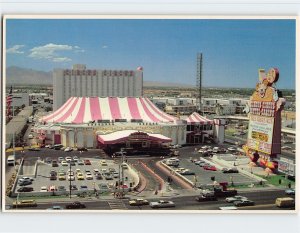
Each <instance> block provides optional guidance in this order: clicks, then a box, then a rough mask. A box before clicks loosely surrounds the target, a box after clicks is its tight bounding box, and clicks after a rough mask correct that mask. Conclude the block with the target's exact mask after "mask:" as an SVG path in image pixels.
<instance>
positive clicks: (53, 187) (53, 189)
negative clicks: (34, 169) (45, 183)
mask: <svg viewBox="0 0 300 233" xmlns="http://www.w3.org/2000/svg"><path fill="white" fill-rule="evenodd" d="M55 191H57V188H56V186H55V185H51V186H49V188H48V192H55Z"/></svg>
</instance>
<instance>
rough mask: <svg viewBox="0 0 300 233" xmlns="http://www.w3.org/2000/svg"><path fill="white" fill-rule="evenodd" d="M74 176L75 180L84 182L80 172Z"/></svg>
mask: <svg viewBox="0 0 300 233" xmlns="http://www.w3.org/2000/svg"><path fill="white" fill-rule="evenodd" d="M76 176H77V180H84V176H83V174H82V173H81V172H78V173H77V175H76Z"/></svg>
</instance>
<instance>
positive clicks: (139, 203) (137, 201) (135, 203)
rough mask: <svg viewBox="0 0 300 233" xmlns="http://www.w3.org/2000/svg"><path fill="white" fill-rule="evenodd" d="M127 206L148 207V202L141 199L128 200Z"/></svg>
mask: <svg viewBox="0 0 300 233" xmlns="http://www.w3.org/2000/svg"><path fill="white" fill-rule="evenodd" d="M129 205H131V206H142V205H149V201H147V200H145V199H142V198H138V199H133V200H130V201H129Z"/></svg>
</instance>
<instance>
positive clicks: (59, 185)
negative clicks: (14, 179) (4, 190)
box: [15, 156, 136, 195]
mask: <svg viewBox="0 0 300 233" xmlns="http://www.w3.org/2000/svg"><path fill="white" fill-rule="evenodd" d="M68 157H70V158H73V157H71V156H64V157H63V156H62V158H61V161H66V159H67V160H68ZM52 160H56V161H58V158H52V159H50V160H49V159H43V160H42V159H41V160H36V164H31V165H32V167H31V168H32V169H33V168H34V169H35V172H34V173H35V175H33V176H30V174H28V173H22V175H20V176H19V177H18V179H20V178H22V177H23V176H25V175H28V176H29V177H32V178H33V181H32V184H30V185H26V186H25V187H32V188H33V192H30V193H31V194H33V193H39V194H41V193H46V192H47V191H48V192H50V194H56V195H60V194H67V193H69V186H70V184H71V185H72V191H73V193H74V194H76V193H78V192H80V191H82V192H83V191H95V190H96V191H97V192H99V193H103V192H109V191H114V190H115V185H116V183H119V182H120V181H121V180H122V169H121V170H120V165H119V163H116V162H115V161H114V160H111V159H110V160H109V159H100V158H94V157H90V158H88V157H85V158H83V159H81V158H79V159H78V162H77V161H76V162H75V161H73V164H74V166H71V167H70V161H68V162H66V163H65V165H63V163H62V162H59V161H58V163H57V166H55V167H53V165H52ZM81 160H82V161H81ZM87 160H89V162H90V165H88V164H89V163H88V162H87ZM80 161H81V162H80ZM123 168H124V169H123V174H124V176H123V177H124V185H125V186H124V188H125V189H127V190H128V188H130V187H133V186H134V185H135V182H136V180H135V179H134V177H133V173H132V172H133V171H132V170H131V169H130V167H128V165H125V164H123ZM27 169H28V168H27ZM120 171H121V173H120ZM50 173H53V174H55V175H53V176H51V174H50ZM80 173H81V175H80ZM97 173H98V174H100V175H97ZM69 174H73V176H71V177H70V178H69ZM89 174H90V175H89ZM70 179H71V182H70ZM20 187H22V186H20V185H19V182H18V185H17V186H16V188H15V191H16V190H18V189H19V188H20ZM127 187H128V188H127ZM16 192H17V191H16Z"/></svg>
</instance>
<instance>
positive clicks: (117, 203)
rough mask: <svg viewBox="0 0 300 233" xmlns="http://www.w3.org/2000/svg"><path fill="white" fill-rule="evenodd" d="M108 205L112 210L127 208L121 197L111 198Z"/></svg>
mask: <svg viewBox="0 0 300 233" xmlns="http://www.w3.org/2000/svg"><path fill="white" fill-rule="evenodd" d="M108 205H109V207H110V208H111V209H112V210H127V207H126V206H125V204H124V203H123V201H122V200H119V199H114V200H109V201H108Z"/></svg>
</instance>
